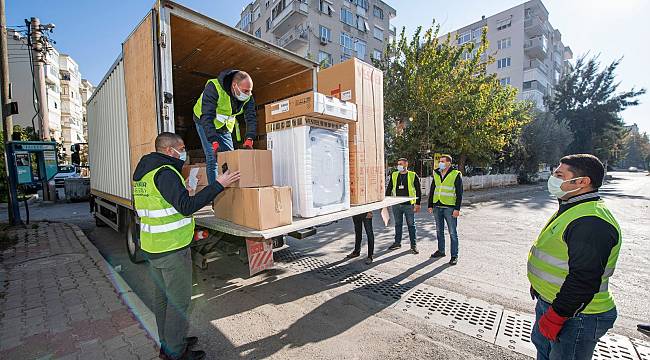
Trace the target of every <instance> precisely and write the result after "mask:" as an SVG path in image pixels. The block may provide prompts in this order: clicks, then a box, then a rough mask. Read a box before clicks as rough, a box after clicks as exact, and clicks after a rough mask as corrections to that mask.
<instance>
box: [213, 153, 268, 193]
mask: <svg viewBox="0 0 650 360" xmlns="http://www.w3.org/2000/svg"><path fill="white" fill-rule="evenodd" d="M217 164H218V165H219V166H218V167H217V172H218V173H219V175H221V174H222V173H223V171H224V169H228V170H230V171H239V172H240V173H241V179H240V180H239V181H237V182H234V183H232V184H230V186H229V187H240V188H249V187H262V186H272V185H273V161H272V155H271V151H269V150H234V151H224V152H220V153H217Z"/></svg>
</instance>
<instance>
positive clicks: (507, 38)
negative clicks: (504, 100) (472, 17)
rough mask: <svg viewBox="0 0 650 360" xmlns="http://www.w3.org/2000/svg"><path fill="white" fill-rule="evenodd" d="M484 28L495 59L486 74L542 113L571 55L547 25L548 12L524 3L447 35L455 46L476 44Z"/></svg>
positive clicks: (539, 3)
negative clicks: (496, 79)
mask: <svg viewBox="0 0 650 360" xmlns="http://www.w3.org/2000/svg"><path fill="white" fill-rule="evenodd" d="M486 26H487V40H488V41H489V43H490V46H489V49H488V53H489V54H493V55H494V57H495V60H496V61H495V62H494V63H492V64H490V65H489V66H488V68H487V71H488V72H489V73H494V74H496V75H497V77H498V79H499V81H500V82H501V84H502V85H504V86H506V85H509V86H513V87H515V88H517V89H518V90H519V95H518V96H519V98H520V99H528V100H532V101H534V102H535V104H536V106H537V108H538V109H539V110H542V111H543V110H545V109H546V106H545V104H544V97H545V96H552V95H553V88H554V86H555V85H556V84H557V83H558V81H559V79H560V76H561V75H562V74H563V72H565V71H566V70H567V69H568V66H569V60H570V59H572V58H573V53H572V52H571V48H570V47H568V46H566V45H565V44H564V43H563V42H562V34H561V33H560V31H559V30H557V29H555V28H553V26H552V25H551V23H550V22H549V13H548V10H546V7H545V6H544V4H543V3H542V1H540V0H531V1H527V2H525V3H523V4H521V5H518V6H515V7H513V8H511V9H508V10H505V11H502V12H500V13H498V14H496V15H493V16H490V17H487V18H486V17H483V18H482V19H481V20H480V21H477V22H475V23H473V24H470V25H467V26H464V27H462V28H460V29H458V30H456V31H453V32H451V33H450V34H449V35H450V36H451V40H452V41H453V42H455V43H456V44H458V45H462V44H464V43H466V42H470V41H473V42H476V43H479V42H480V41H481V33H482V29H483V28H484V27H486ZM446 37H447V35H445V36H444V37H443V38H446ZM466 56H468V57H469V56H472V54H466Z"/></svg>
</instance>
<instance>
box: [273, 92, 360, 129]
mask: <svg viewBox="0 0 650 360" xmlns="http://www.w3.org/2000/svg"><path fill="white" fill-rule="evenodd" d="M265 112H266V115H265V119H266V120H265V121H266V123H267V124H268V123H273V122H276V121H281V120H286V119H291V118H295V117H298V116H310V117H316V118H321V119H327V120H334V121H356V120H357V107H356V105H354V104H353V103H351V102H347V101H341V100H340V99H338V98H336V97H333V96H325V95H323V94H320V93H317V92H314V91H311V92H307V93H304V94H300V95H296V96H292V97H290V98H288V99H285V100H281V101H277V102H275V103H271V104H267V105H266V106H265Z"/></svg>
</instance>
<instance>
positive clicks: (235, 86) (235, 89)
mask: <svg viewBox="0 0 650 360" xmlns="http://www.w3.org/2000/svg"><path fill="white" fill-rule="evenodd" d="M230 91H231V93H232V94H234V95H235V96H237V95H239V94H243V95H245V96H251V94H252V93H253V79H252V78H251V76H250V75H248V73H247V72H245V71H237V72H236V73H235V75H233V77H232V85H231V89H230Z"/></svg>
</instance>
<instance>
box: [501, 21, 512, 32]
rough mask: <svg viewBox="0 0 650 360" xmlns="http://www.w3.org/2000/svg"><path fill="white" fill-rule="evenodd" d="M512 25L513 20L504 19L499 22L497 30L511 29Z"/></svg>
mask: <svg viewBox="0 0 650 360" xmlns="http://www.w3.org/2000/svg"><path fill="white" fill-rule="evenodd" d="M511 25H512V20H511V19H504V20H499V21H497V30H504V29H507V28H509V27H510V26H511Z"/></svg>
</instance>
